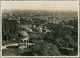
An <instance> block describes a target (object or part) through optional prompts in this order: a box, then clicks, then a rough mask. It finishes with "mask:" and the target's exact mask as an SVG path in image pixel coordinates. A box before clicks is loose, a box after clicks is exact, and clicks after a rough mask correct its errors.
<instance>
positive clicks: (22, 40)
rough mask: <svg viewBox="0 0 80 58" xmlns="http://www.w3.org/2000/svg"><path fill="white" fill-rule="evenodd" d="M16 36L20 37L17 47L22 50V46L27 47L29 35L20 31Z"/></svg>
mask: <svg viewBox="0 0 80 58" xmlns="http://www.w3.org/2000/svg"><path fill="white" fill-rule="evenodd" d="M18 37H19V39H20V42H19V48H21V49H22V50H23V49H24V48H27V47H28V45H29V35H28V33H27V32H26V31H21V32H20V33H19V34H18Z"/></svg>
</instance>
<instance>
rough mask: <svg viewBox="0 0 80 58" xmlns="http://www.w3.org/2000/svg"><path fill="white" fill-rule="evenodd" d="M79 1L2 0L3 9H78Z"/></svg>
mask: <svg viewBox="0 0 80 58" xmlns="http://www.w3.org/2000/svg"><path fill="white" fill-rule="evenodd" d="M78 8H79V3H78V1H21V2H20V1H1V9H2V10H4V9H12V10H51V11H78Z"/></svg>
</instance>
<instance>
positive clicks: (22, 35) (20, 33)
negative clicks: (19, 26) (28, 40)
mask: <svg viewBox="0 0 80 58" xmlns="http://www.w3.org/2000/svg"><path fill="white" fill-rule="evenodd" d="M18 37H29V35H28V33H27V32H26V31H21V32H19V34H18Z"/></svg>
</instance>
